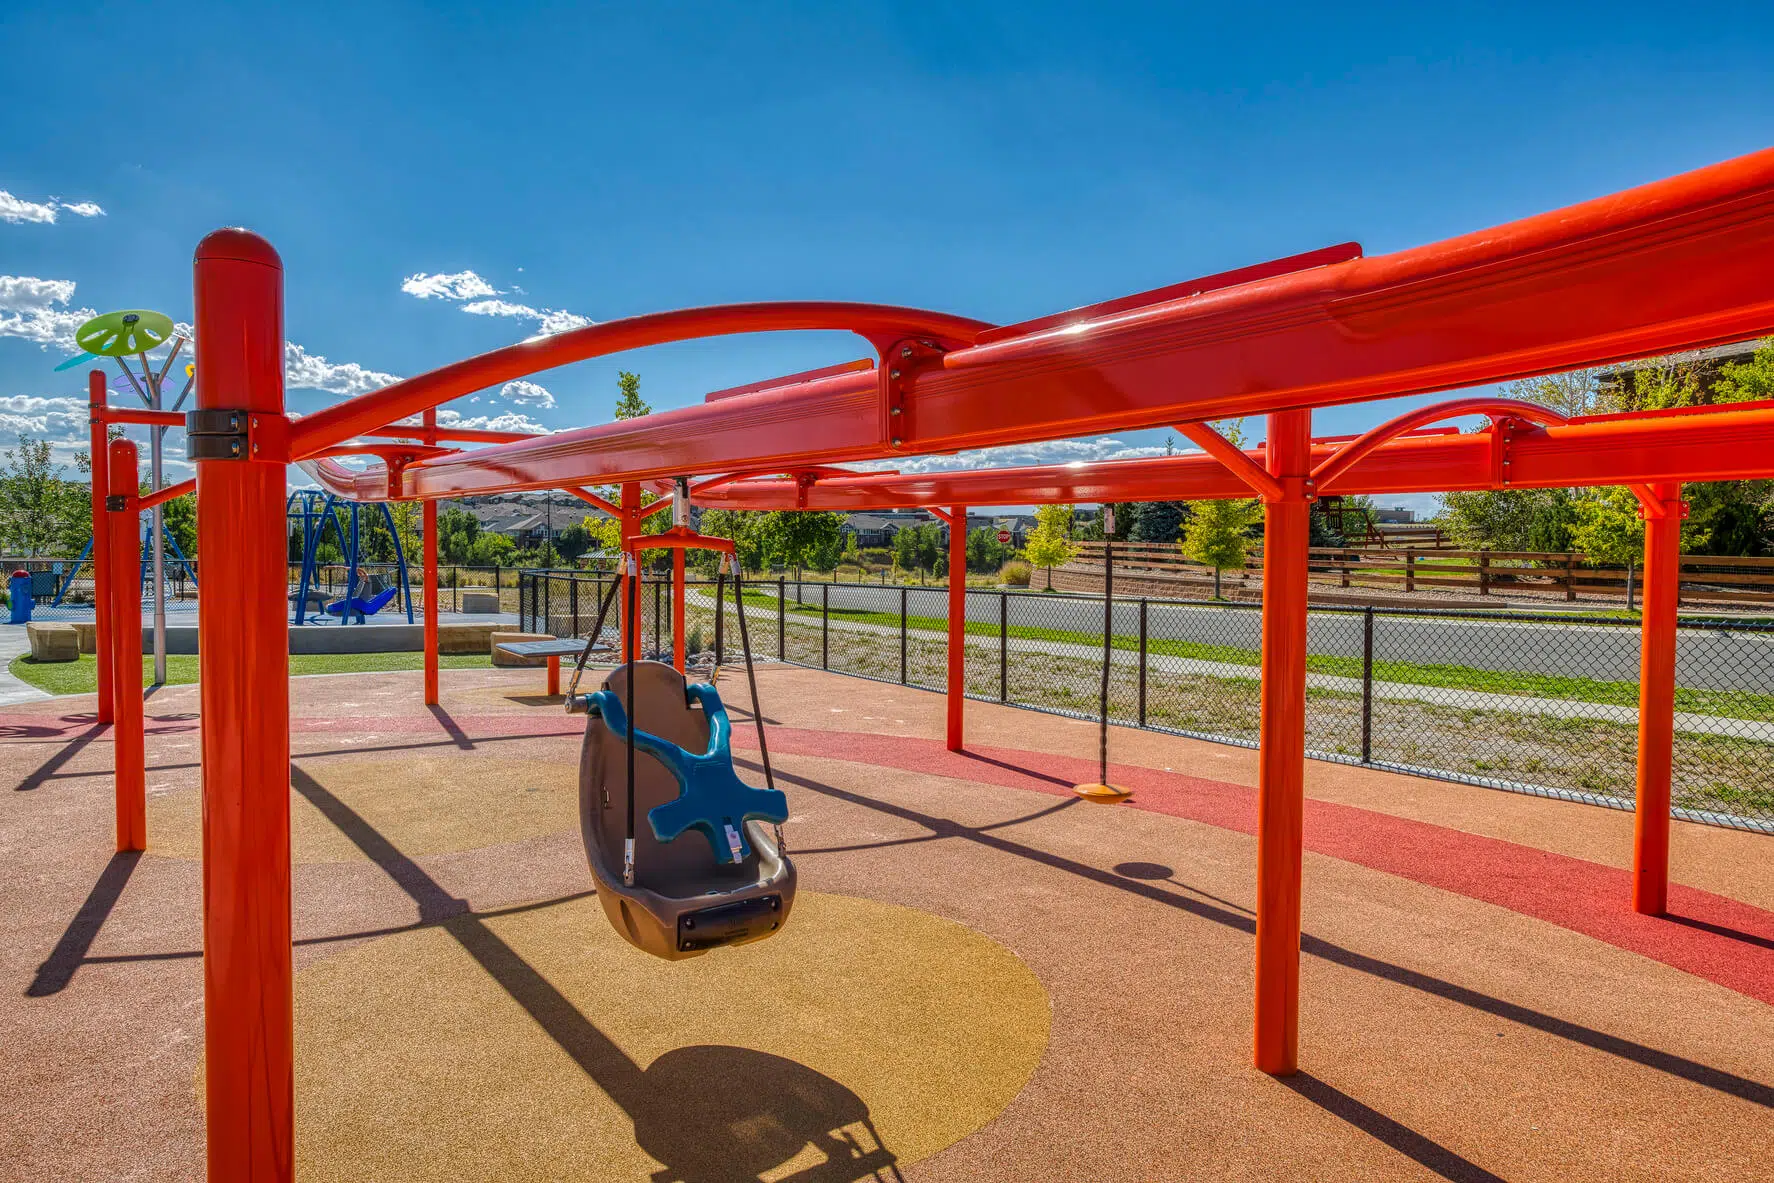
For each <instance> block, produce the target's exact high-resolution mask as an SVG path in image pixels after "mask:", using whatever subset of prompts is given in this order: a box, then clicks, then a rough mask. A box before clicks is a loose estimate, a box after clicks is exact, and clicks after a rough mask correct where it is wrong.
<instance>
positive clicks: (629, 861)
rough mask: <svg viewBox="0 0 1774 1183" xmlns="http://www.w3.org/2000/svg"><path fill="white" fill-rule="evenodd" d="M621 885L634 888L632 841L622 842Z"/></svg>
mask: <svg viewBox="0 0 1774 1183" xmlns="http://www.w3.org/2000/svg"><path fill="white" fill-rule="evenodd" d="M622 885H623V886H624V887H633V886H634V839H633V838H624V839H623V840H622Z"/></svg>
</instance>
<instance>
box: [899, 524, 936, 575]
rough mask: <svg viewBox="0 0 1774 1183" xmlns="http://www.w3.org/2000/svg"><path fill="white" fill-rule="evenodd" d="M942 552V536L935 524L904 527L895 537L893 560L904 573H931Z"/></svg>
mask: <svg viewBox="0 0 1774 1183" xmlns="http://www.w3.org/2000/svg"><path fill="white" fill-rule="evenodd" d="M941 552H942V535H941V534H940V533H939V532H938V530H937V528H936V523H935V522H922V523H920V524H918V525H916V526H902V527H901V528H900V529H899V531H898V532H897V533H895V534H894V535H893V558H894V561H895V562H896V563H897V564H898V566H899V569H900V570H902V571H931V570H934V569H935V567H936V559H937V556H938V555H939V554H940V553H941Z"/></svg>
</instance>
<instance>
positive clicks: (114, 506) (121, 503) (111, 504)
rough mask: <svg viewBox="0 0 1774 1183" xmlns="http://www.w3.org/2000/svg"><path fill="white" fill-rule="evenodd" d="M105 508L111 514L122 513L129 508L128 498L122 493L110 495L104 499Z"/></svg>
mask: <svg viewBox="0 0 1774 1183" xmlns="http://www.w3.org/2000/svg"><path fill="white" fill-rule="evenodd" d="M105 508H106V509H108V510H110V511H111V512H112V513H122V512H123V511H124V510H126V509H128V508H129V498H128V497H127V496H125V495H124V494H122V493H112V494H111V495H110V496H109V497H106V498H105Z"/></svg>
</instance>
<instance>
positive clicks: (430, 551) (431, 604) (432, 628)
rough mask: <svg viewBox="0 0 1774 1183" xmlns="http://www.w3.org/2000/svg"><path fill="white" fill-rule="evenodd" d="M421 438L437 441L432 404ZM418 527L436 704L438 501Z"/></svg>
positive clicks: (428, 692) (428, 673) (428, 685)
mask: <svg viewBox="0 0 1774 1183" xmlns="http://www.w3.org/2000/svg"><path fill="white" fill-rule="evenodd" d="M424 423H425V434H424V440H425V442H426V443H428V444H435V443H437V408H436V407H432V408H430V409H428V410H427V411H426V412H425V419H424ZM420 518H421V522H420V529H421V530H422V531H424V534H425V539H424V542H423V544H422V545H423V548H424V552H425V555H424V560H423V564H422V565H423V566H424V568H425V573H424V583H425V642H424V643H425V705H426V706H436V705H437V613H438V610H439V606H440V604H441V603H442V601H441V600H440V599H439V598H438V594H437V502H435V501H426V502H425V503H424V508H423V509H422V510H420Z"/></svg>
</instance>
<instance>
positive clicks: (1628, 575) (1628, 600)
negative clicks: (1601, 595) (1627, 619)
mask: <svg viewBox="0 0 1774 1183" xmlns="http://www.w3.org/2000/svg"><path fill="white" fill-rule="evenodd" d="M1626 610H1627V611H1628V612H1631V611H1632V556H1631V555H1627V556H1626Z"/></svg>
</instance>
